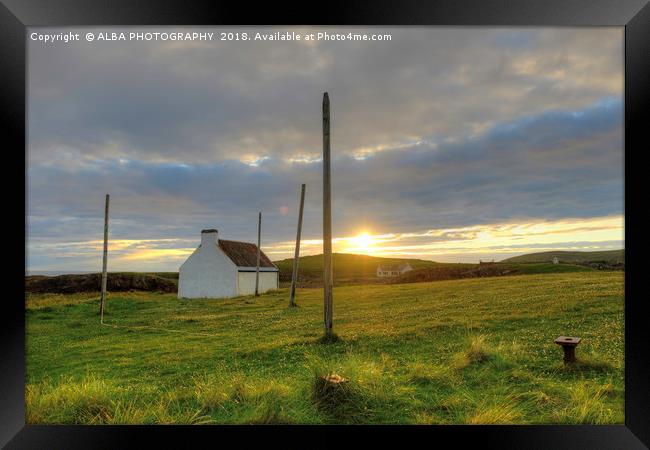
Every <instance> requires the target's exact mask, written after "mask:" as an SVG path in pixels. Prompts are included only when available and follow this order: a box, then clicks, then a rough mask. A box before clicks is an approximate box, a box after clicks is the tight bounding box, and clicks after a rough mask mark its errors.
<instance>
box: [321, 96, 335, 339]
mask: <svg viewBox="0 0 650 450" xmlns="http://www.w3.org/2000/svg"><path fill="white" fill-rule="evenodd" d="M323 257H324V264H323V302H324V311H323V312H324V316H325V338H326V339H329V338H331V337H332V334H333V333H332V309H333V305H332V284H333V283H332V278H333V276H332V275H333V272H332V193H331V180H330V99H329V96H328V95H327V92H325V94H323Z"/></svg>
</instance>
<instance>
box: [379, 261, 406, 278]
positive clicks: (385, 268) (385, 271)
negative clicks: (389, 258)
mask: <svg viewBox="0 0 650 450" xmlns="http://www.w3.org/2000/svg"><path fill="white" fill-rule="evenodd" d="M409 270H413V268H412V267H411V265H410V264H409V263H405V264H380V265H378V266H377V276H378V277H397V276H400V275H401V274H403V273H404V272H408V271H409Z"/></svg>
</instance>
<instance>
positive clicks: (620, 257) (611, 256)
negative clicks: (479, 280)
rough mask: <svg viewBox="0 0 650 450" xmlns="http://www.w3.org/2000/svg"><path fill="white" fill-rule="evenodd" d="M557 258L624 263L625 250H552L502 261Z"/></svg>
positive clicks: (570, 260)
mask: <svg viewBox="0 0 650 450" xmlns="http://www.w3.org/2000/svg"><path fill="white" fill-rule="evenodd" d="M554 257H555V258H557V259H558V260H559V261H560V262H562V263H598V262H607V263H624V262H625V250H607V251H601V252H568V251H552V252H541V253H529V254H527V255H521V256H515V257H513V258H508V259H504V260H503V261H501V262H512V263H541V262H551V261H552V260H553V258H554Z"/></svg>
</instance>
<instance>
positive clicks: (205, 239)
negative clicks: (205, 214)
mask: <svg viewBox="0 0 650 450" xmlns="http://www.w3.org/2000/svg"><path fill="white" fill-rule="evenodd" d="M218 243H219V232H218V231H217V230H215V229H213V228H211V229H209V230H201V245H202V246H206V245H214V244H218Z"/></svg>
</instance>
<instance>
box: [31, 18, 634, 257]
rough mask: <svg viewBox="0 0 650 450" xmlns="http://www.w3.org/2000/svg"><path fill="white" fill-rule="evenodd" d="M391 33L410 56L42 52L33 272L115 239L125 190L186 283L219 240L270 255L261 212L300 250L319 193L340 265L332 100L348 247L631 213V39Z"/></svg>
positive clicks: (332, 46)
mask: <svg viewBox="0 0 650 450" xmlns="http://www.w3.org/2000/svg"><path fill="white" fill-rule="evenodd" d="M328 31H332V32H334V31H335V29H333V28H332V29H328ZM378 31H381V32H389V33H392V35H393V39H392V41H390V42H381V43H350V42H349V43H341V42H330V43H326V42H321V43H317V44H314V45H306V44H305V43H289V44H278V43H275V44H274V43H268V42H266V43H259V42H240V43H233V42H230V43H227V42H216V43H215V42H213V43H201V44H196V43H194V44H191V45H189V43H183V44H181V43H178V42H176V43H152V42H144V43H131V42H130V43H106V42H105V43H102V42H95V43H93V44H92V45H90V44H88V43H84V42H82V43H78V44H72V45H65V46H64V45H58V46H50V47H46V46H43V45H40V44H38V43H34V42H30V49H29V80H28V86H29V96H28V103H29V117H28V124H29V130H28V134H29V145H28V164H29V165H28V173H27V183H28V190H27V195H28V204H27V214H28V241H29V242H28V243H29V257H28V264H30V266H32V267H44V266H45V265H47V266H48V267H49V266H52V265H56V264H59V262H56V261H55V260H53V259H52V257H51V256H48V254H47V252H48V251H49V250H48V247H47V245H57V244H59V243H65V242H95V241H98V240H101V237H102V230H103V228H102V227H103V223H102V221H103V218H102V214H103V198H104V194H105V193H106V192H110V193H111V237H112V239H115V240H120V241H123V242H127V241H129V240H132V241H137V242H145V244H142V245H145V246H146V249H148V250H149V252H148V253H143V252H141V253H140V255H142V258H141V259H140V263H143V264H144V263H147V264H154V262H155V264H156V265H157V267H163V266H164V267H168V268H170V269H175V268H176V267H177V265H178V264H177V262H178V260H179V258H181V259H182V257H181V255H182V254H183V252H186V251H187V249H189V248H193V246H194V244H192V242H194V241H196V240H198V232H199V230H200V229H201V228H206V227H217V228H219V230H220V232H221V233H222V236H224V237H227V238H230V239H241V240H247V241H254V239H255V237H256V216H257V212H258V211H260V210H261V211H263V230H264V233H263V239H264V241H263V245H266V246H268V247H269V248H270V247H272V246H274V245H279V243H281V242H291V240H292V238H293V236H294V233H295V221H296V216H297V211H296V210H297V206H298V193H299V186H300V184H301V183H306V184H307V197H306V205H305V221H304V232H303V236H304V238H305V239H306V242H311V243H312V244H307V247H304V248H305V249H311V250H313V251H314V252H317V251H320V250H318V249H317V247H318V245H320V244H318V239H319V237H320V234H321V224H322V223H321V222H322V218H321V199H322V192H321V185H322V178H321V177H322V167H321V160H320V156H321V145H322V144H321V123H320V100H321V95H322V92H323V91H325V90H328V91H329V93H330V97H331V99H332V149H333V150H332V151H333V162H332V164H333V166H332V167H333V195H334V197H333V198H334V203H333V217H334V233H335V236H337V237H340V238H343V237H345V236H355V235H356V234H358V233H359V232H360V231H361V230H366V231H367V232H369V233H370V234H372V235H384V234H390V233H397V234H404V235H405V234H409V233H410V234H418V233H422V232H426V230H448V229H457V228H463V227H471V226H474V225H476V224H483V225H485V226H487V225H490V224H504V223H529V222H531V221H537V222H539V221H542V222H543V221H548V220H552V221H557V220H562V219H565V218H572V219H575V220H582V219H589V218H602V217H610V216H620V215H622V213H623V151H622V148H623V144H622V140H623V137H622V124H623V120H622V98H621V96H622V83H623V81H622V80H623V77H622V73H623V72H622V43H623V41H622V31H621V29H603V28H599V29H588V30H587V29H579V30H578V29H552V30H551V29H498V28H487V29H486V28H481V29H469V28H459V29H449V28H417V29H404V28H386V29H384V28H383V27H382V29H381V30H378V29H373V32H378ZM423 230H424V231H423ZM582 232H583V233H588V232H589V231H588V230H582ZM452 238H453V236H451V235H444V236H441V237H440V239H439V240H440V241H447V240H449V239H452ZM427 239H428V240H427V241H426V242H428V243H435V242H438V240H436V239H437V238H435V237H434V236H431V235H429V236H428V237H427ZM165 240H172V241H165ZM173 240H178V241H173ZM154 241H155V242H169V243H170V244H169V247H164V248H159V247H158V246H157V245H158V244H153V243H152V242H154ZM574 241H575V242H579V241H582V239H581V238H580V237H579V236H577V235H576V237H575V239H574ZM146 242H148V243H146ZM43 245H46V246H45V247H44V246H43ZM309 245H311V246H312V247H309ZM529 247H530V248H532V247H531V246H529ZM135 250H144V249H124V251H127V252H128V251H135ZM175 250H180V253H179V252H175ZM70 251H71V252H72V250H70ZM116 251H117V250H116ZM305 251H309V250H305ZM422 251H423V252H424V249H422ZM426 251H429V250H426ZM61 254H67V255H70V254H72V253H70V252H68V253H66V252H63V253H61ZM422 255H424V253H422ZM144 256H146V257H144ZM76 257H77V259H74V258H73V257H70V259H69V261H70V262H69V263H68V262H66V264H75V263H76V264H79V265H83V264H86V263H87V262H86V260H85V259H80V257H79V255H77V256H76ZM66 258H68V257H66ZM124 258H126V254H125V256H124ZM91 259H92V258H91ZM66 261H68V259H66ZM88 261H91V260H88ZM93 261H94V260H93ZM123 261H124V264H127V263H128V261H127V259H123ZM132 262H133V261H132ZM133 263H134V264H135V262H133ZM88 264H90V262H88ZM75 268H82V267H75Z"/></svg>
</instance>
